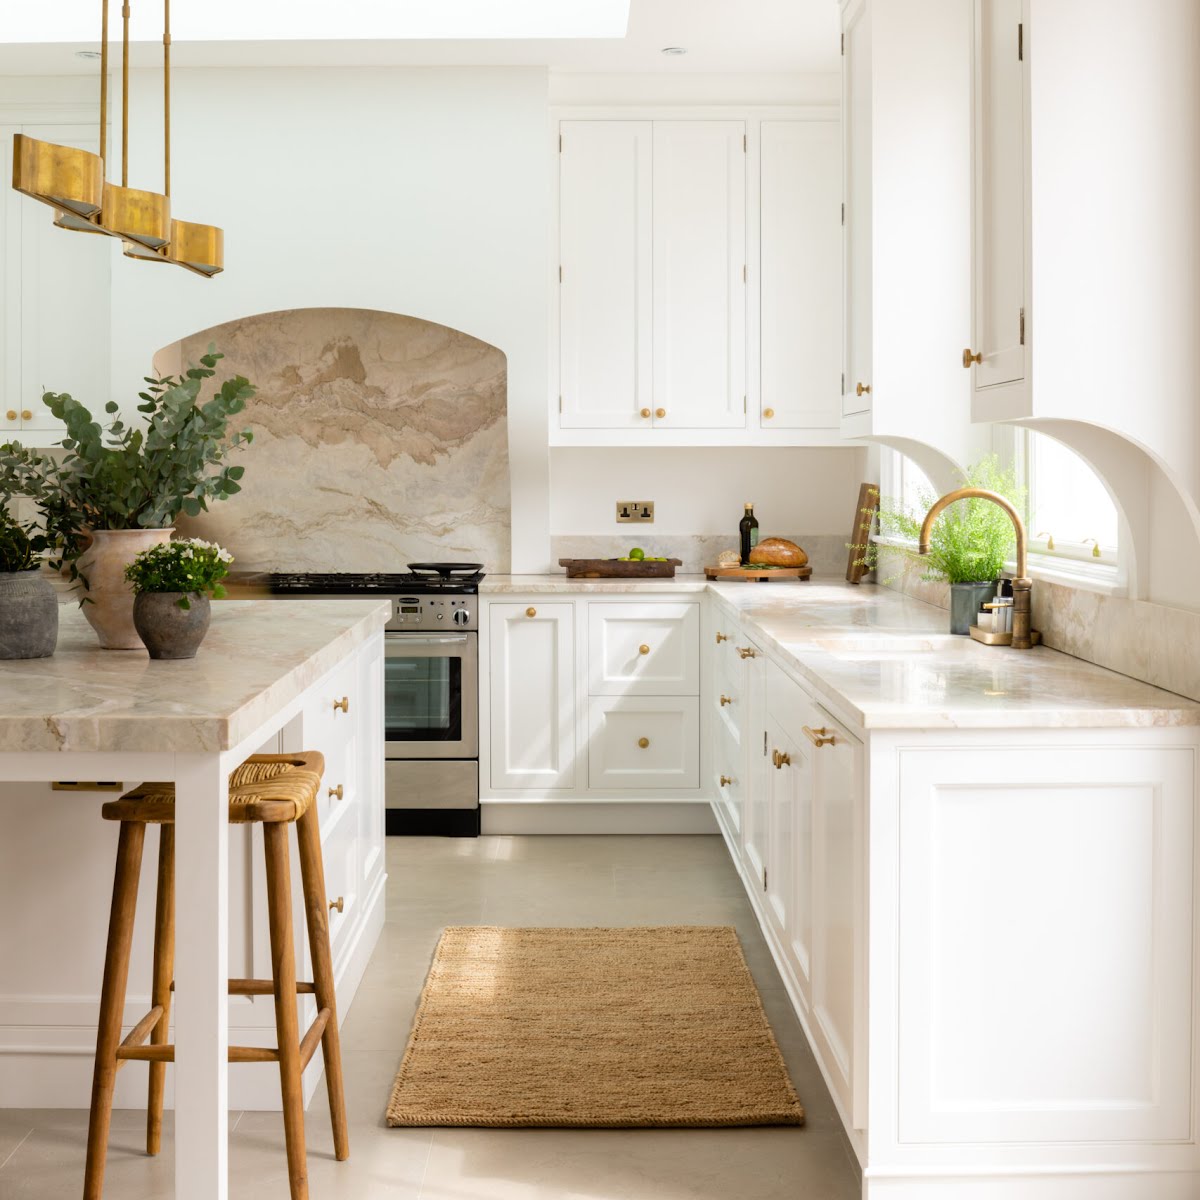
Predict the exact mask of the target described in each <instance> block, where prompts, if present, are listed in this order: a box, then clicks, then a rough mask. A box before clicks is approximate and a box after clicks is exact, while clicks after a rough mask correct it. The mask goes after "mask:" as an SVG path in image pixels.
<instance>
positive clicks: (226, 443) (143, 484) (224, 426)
mask: <svg viewBox="0 0 1200 1200" xmlns="http://www.w3.org/2000/svg"><path fill="white" fill-rule="evenodd" d="M221 358H222V355H220V354H219V353H217V352H216V350H215V349H214V348H212V347H209V350H208V353H206V354H204V355H203V356H202V357H201V359H200V365H199V366H198V367H197V366H193V367H189V368H188V369H187V371H185V372H184V374H183V375H182V376H180V377H178V378H176V377H171V376H167V377H165V378H163V379H151V378H147V379H146V383H147V384H149V387H148V388H147V390H146V391H144V392H139V393H138V397H139V399H140V400H141V403H140V404H139V405H138V406H137V407H138V412H140V413H143V414H144V416H145V422H144V423H142V422H139V423H138V424H137V426H132V425H129V424H127V423H126V422H124V421H122V420H121V418H120V417H119V416H117V415H115V414H116V413H117V412H118V410H119V408H120V406H119V405H118V404H117V403H116V402H115V401H112V400H110V401H109V402H108V403H107V404H105V406H104V411H105V412H106V413H107V414H108V416H109V417H110V418H111V419H110V420H109V421H108V423H107V424H106V425H102V424H101V423H100V422H99V421H97V420H96V419H95V418H94V417H93V416H92V413H91V411H90V410H89V409H88V408H87V407H86V406H84V405H83V404H81V403H80V402H79V401H78V400H76V399H74V398H73V397H72V396H70V395H68V394H67V393H65V392H62V393H56V392H47V393H46V394H45V395H44V396H43V397H42V403H43V404H45V405H46V407H47V408H49V409H50V411H51V412H52V413H53V414H54V416H56V417H57V418H58V419H59V420H61V421H62V422H63V423H64V424H65V425H66V436H65V437H63V438H62V439H61V440H60V441H59V443H58V447H59V449H57V450H54V451H52V452H50V453H39V452H38V451H37V450H34V449H31V448H30V447H28V446H23V445H21V443H20V442H6V443H4V444H3V445H0V503H4V504H7V502H8V501H9V500H10V499H11V498H12V497H14V496H25V497H28V498H29V499H30V500H32V501H33V502H34V504H35V505H36V507H37V509H38V514H39V524H40V526H41V528H42V531H43V535H44V537H45V539H46V541H47V544H48V545H49V546H51V547H53V549H54V551H55V553H56V555H57V561H55V562H54V563H53V565H54V566H56V567H59V568H61V567H62V566H63V565H64V564H65V565H67V566H68V567H69V573H70V577H71V578H72V579H73V580H74V579H79V578H81V576H80V574H79V571H78V568H77V566H76V560H77V559H78V558H79V556H80V555H81V554H82V553H83V552H84V550H86V548H87V544H88V534H89V532H90V531H92V530H97V529H163V528H166V527H167V526H169V525H172V524H174V522H175V518H176V517H178V516H179V514H180V513H181V512H182V513H186V514H187V515H188V516H190V517H194V516H196V515H197V514H199V513H200V512H202V511H206V510H207V508H208V503H209V501H210V500H225V499H227V498H228V497H230V496H232V495H234V494H235V493H237V492H239V491H241V485H240V483H239V482H238V481H239V480H240V479H241V478H242V474H243V472H244V471H245V467H242V466H230V465H228V464H227V463H226V461H225V460H226V458H227V457H228V456H229V454H230V453H231V452H232V451H234V450H237V449H240V448H241V447H243V446H244V445H246V444H248V443H249V442H250V441H252V440H253V434H252V433H251V432H250V430H248V429H243V430H241V431H239V432H232V433H231V432H230V423H231V420H232V418H233V417H235V416H236V415H237V414H238V413H240V412H242V410H243V409H244V408H245V407H246V402H247V400H249V399H250V397H251V396H253V395H254V391H255V389H254V387H253V385H252V384H251V383H249V382H248V381H247V380H246V379H244V378H242V376H240V375H237V376H234V377H232V378H230V379H226V380H224V381H223V382H222V383H221V384H220V385H218V387H217V389H216V391H215V392H214V393H213V395H212V396H211V397H210V398H209V399H207V400H204V401H201V399H200V391H201V388H202V387H203V385H204V382H205V380H207V379H210V378H211V377H212V376H213V375H215V374H216V371H215V367H216V364H217V362H218V361H219V360H220V359H221ZM83 583H84V586H85V587H86V586H87V581H86V579H85V580H83Z"/></svg>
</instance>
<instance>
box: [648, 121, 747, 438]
mask: <svg viewBox="0 0 1200 1200" xmlns="http://www.w3.org/2000/svg"><path fill="white" fill-rule="evenodd" d="M745 136H746V125H745V122H743V121H656V122H655V123H654V423H655V425H656V426H663V427H666V428H675V429H734V428H744V427H745V424H746V411H745V406H746V285H745V281H744V277H745V268H746V152H745V148H744V147H745V141H744V139H745Z"/></svg>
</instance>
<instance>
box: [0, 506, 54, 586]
mask: <svg viewBox="0 0 1200 1200" xmlns="http://www.w3.org/2000/svg"><path fill="white" fill-rule="evenodd" d="M45 548H46V539H45V538H44V537H41V536H40V535H38V534H34V535H33V536H32V537H30V535H29V533H28V532H27V531H26V530H25V529H23V528H22V527H21V526H20V525H18V524H17V522H16V521H14V520H13V518H12V517H11V516H10V515H9V514H8V512H7V511H6V510H4V509H0V575H15V574H16V573H17V572H18V571H35V570H37V568H38V567H39V566H40V565H41V559H40V557H39V555H40V553H41V551H43V550H44V549H45Z"/></svg>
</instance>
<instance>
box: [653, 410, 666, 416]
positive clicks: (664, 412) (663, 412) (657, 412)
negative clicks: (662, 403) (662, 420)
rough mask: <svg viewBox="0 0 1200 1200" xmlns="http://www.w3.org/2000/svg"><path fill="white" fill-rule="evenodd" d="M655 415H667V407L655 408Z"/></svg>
mask: <svg viewBox="0 0 1200 1200" xmlns="http://www.w3.org/2000/svg"><path fill="white" fill-rule="evenodd" d="M654 415H655V416H656V417H665V416H666V415H667V410H666V409H665V408H656V409H655V410H654Z"/></svg>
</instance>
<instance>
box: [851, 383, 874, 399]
mask: <svg viewBox="0 0 1200 1200" xmlns="http://www.w3.org/2000/svg"><path fill="white" fill-rule="evenodd" d="M854 391H855V394H856V395H859V396H869V395H870V394H871V385H870V384H869V383H860V384H859V385H858V387H856V388H855V389H854Z"/></svg>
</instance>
